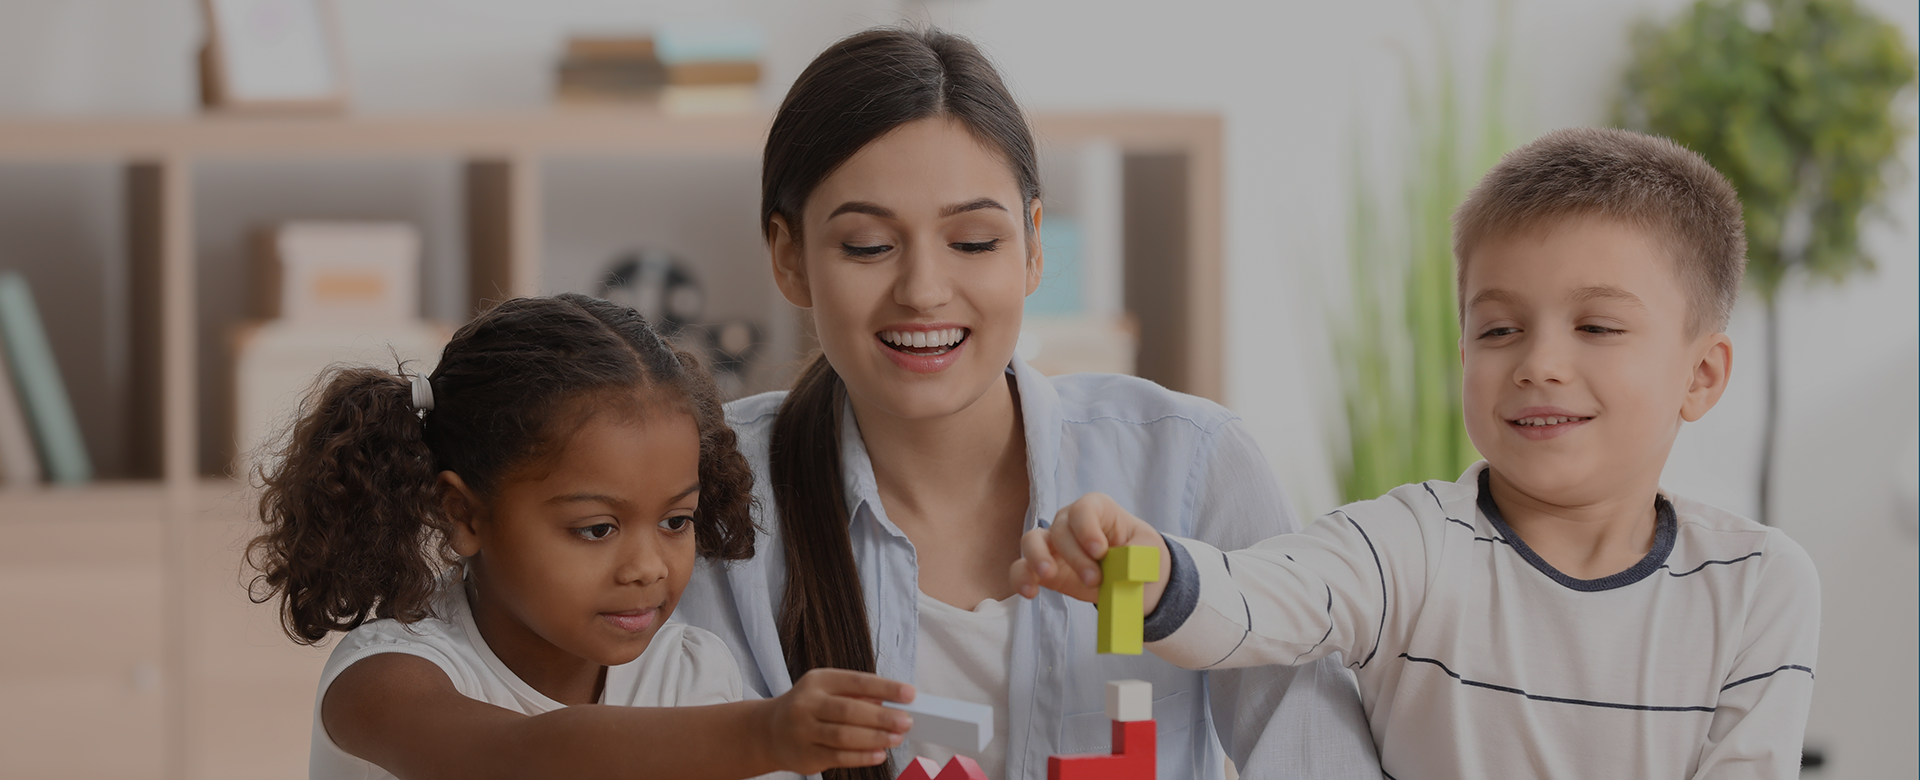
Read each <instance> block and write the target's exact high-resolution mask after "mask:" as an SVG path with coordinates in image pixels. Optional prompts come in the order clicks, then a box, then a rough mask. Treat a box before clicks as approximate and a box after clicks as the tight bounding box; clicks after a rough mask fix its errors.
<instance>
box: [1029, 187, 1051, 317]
mask: <svg viewBox="0 0 1920 780" xmlns="http://www.w3.org/2000/svg"><path fill="white" fill-rule="evenodd" d="M1031 211H1032V212H1033V233H1032V234H1030V235H1028V236H1027V294H1028V295H1032V294H1033V291H1034V290H1038V289H1040V276H1041V272H1042V271H1045V270H1046V267H1047V257H1046V247H1043V246H1041V245H1040V216H1041V214H1040V212H1041V208H1040V199H1039V198H1034V199H1033V204H1032V208H1031Z"/></svg>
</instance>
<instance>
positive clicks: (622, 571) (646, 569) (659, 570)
mask: <svg viewBox="0 0 1920 780" xmlns="http://www.w3.org/2000/svg"><path fill="white" fill-rule="evenodd" d="M634 536H648V535H647V534H634ZM661 547H662V546H661V544H660V542H659V540H657V539H638V540H634V539H631V538H630V541H629V543H628V548H629V549H627V550H625V551H623V552H624V553H625V554H624V555H623V556H621V560H620V566H619V568H618V569H616V570H615V571H614V578H615V579H616V580H617V581H619V583H620V584H622V585H626V584H639V585H651V584H653V583H654V582H657V581H659V580H660V579H662V578H664V577H666V576H667V571H668V566H667V559H666V555H665V554H666V550H664V549H662V548H661Z"/></svg>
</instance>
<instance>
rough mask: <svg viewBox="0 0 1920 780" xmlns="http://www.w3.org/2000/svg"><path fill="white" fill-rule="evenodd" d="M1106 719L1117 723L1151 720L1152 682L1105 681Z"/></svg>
mask: <svg viewBox="0 0 1920 780" xmlns="http://www.w3.org/2000/svg"><path fill="white" fill-rule="evenodd" d="M1107 720H1111V721H1115V722H1118V723H1130V722H1132V721H1136V720H1153V683H1150V682H1147V681H1145V680H1114V681H1112V682H1109V683H1107Z"/></svg>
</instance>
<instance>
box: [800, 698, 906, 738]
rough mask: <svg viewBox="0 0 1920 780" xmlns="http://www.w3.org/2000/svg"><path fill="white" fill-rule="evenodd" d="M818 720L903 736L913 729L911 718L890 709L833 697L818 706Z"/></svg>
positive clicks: (855, 700)
mask: <svg viewBox="0 0 1920 780" xmlns="http://www.w3.org/2000/svg"><path fill="white" fill-rule="evenodd" d="M818 718H819V719H820V721H821V722H823V723H832V724H840V725H845V726H858V727H861V728H867V729H878V730H880V731H891V732H896V733H901V734H905V733H906V732H907V730H908V729H911V728H913V716H912V715H911V714H908V713H905V712H901V711H900V710H896V709H893V708H891V707H883V706H880V705H878V704H871V703H868V702H865V701H861V700H859V699H848V698H841V697H835V698H832V699H828V700H827V701H826V702H825V703H823V704H821V705H820V712H819V714H818Z"/></svg>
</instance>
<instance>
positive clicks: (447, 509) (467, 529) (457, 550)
mask: <svg viewBox="0 0 1920 780" xmlns="http://www.w3.org/2000/svg"><path fill="white" fill-rule="evenodd" d="M439 482H440V511H441V512H443V513H445V514H446V516H447V544H448V546H450V547H452V548H453V552H454V554H455V555H458V556H460V557H462V558H472V557H473V556H475V555H479V554H480V516H481V514H482V513H481V506H480V497H479V496H476V495H474V493H473V489H472V488H470V487H467V481H466V480H464V479H461V478H460V475H459V474H455V473H453V472H451V471H442V472H440V478H439Z"/></svg>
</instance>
